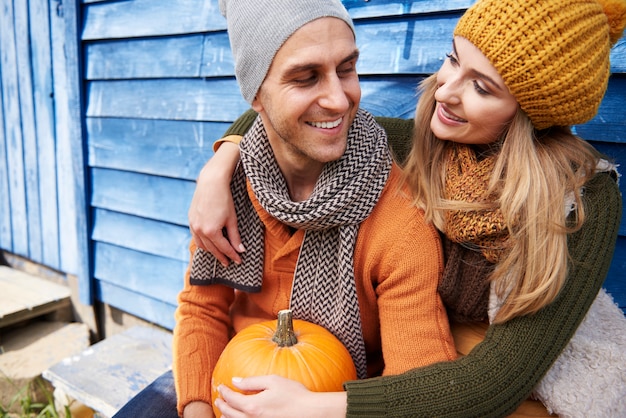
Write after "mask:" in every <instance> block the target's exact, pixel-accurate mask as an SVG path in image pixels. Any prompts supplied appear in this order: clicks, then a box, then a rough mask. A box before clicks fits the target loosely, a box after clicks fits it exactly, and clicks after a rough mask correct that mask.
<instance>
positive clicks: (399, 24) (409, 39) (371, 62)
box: [356, 14, 460, 75]
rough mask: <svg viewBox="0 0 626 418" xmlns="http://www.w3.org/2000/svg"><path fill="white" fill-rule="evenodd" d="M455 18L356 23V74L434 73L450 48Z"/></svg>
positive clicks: (381, 20) (435, 16)
mask: <svg viewBox="0 0 626 418" xmlns="http://www.w3.org/2000/svg"><path fill="white" fill-rule="evenodd" d="M459 16H460V14H458V15H457V14H454V15H451V16H450V15H446V16H440V15H434V16H430V15H429V16H418V17H412V18H411V19H380V20H375V21H371V22H367V23H360V24H358V25H357V26H356V39H357V45H358V47H359V50H360V52H361V55H360V57H359V63H358V67H357V69H358V72H359V74H361V75H367V74H416V75H424V74H431V73H433V72H435V71H437V70H438V69H439V67H441V64H442V63H443V61H444V59H445V58H446V53H448V52H450V50H451V49H452V31H453V29H454V25H455V24H456V19H457V18H458V17H459Z"/></svg>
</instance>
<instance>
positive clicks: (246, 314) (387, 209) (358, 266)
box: [174, 165, 456, 415]
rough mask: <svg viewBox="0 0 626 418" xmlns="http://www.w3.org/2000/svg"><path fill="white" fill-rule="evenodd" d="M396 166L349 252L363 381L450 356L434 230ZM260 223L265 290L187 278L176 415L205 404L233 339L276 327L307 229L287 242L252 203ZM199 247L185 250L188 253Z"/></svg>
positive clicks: (177, 339) (284, 230) (178, 340)
mask: <svg viewBox="0 0 626 418" xmlns="http://www.w3.org/2000/svg"><path fill="white" fill-rule="evenodd" d="M399 185H400V170H399V168H398V167H396V166H395V165H394V167H393V169H392V172H391V175H390V178H389V181H388V182H387V184H386V186H385V188H384V190H383V193H382V195H381V197H380V200H379V202H378V203H377V204H376V206H375V208H374V210H373V211H372V213H371V214H370V216H369V217H368V218H367V219H366V220H365V221H364V222H363V223H362V224H361V226H360V228H359V233H358V235H357V241H356V245H355V250H354V273H355V278H356V285H357V293H358V298H359V308H360V312H361V323H362V327H363V337H364V340H365V348H366V351H367V359H368V376H377V375H381V374H398V373H401V372H404V371H406V370H408V369H411V368H414V367H419V366H423V365H426V364H430V363H433V362H437V361H446V360H452V359H454V358H455V357H456V351H455V348H454V343H453V340H452V336H451V334H450V328H449V325H448V318H447V316H446V311H445V308H444V306H443V303H442V301H441V299H440V297H439V295H438V293H437V284H438V281H439V278H440V276H441V274H442V270H443V255H442V250H441V243H440V240H439V235H438V233H437V231H436V230H435V229H434V228H433V227H432V226H430V225H428V224H426V223H425V221H424V217H423V213H422V212H421V211H419V210H418V209H416V208H415V207H414V206H413V205H412V204H411V202H410V201H409V200H408V199H407V198H406V196H408V193H407V192H406V191H404V192H400V191H399ZM251 198H252V201H253V204H254V206H255V208H256V210H257V212H258V213H259V216H260V218H261V220H262V221H263V223H264V225H265V255H264V257H265V259H264V269H263V272H264V277H263V290H262V291H261V292H260V293H254V294H251V293H244V292H238V291H234V290H233V289H232V288H230V287H227V286H223V285H209V286H191V285H190V284H189V270H188V271H187V273H186V276H185V287H184V289H183V290H182V291H181V293H180V294H179V297H178V302H179V306H178V309H177V311H176V321H177V324H176V327H175V329H174V375H175V381H176V392H177V395H178V410H179V413H180V414H181V415H182V410H183V408H184V406H185V405H187V404H188V403H189V402H192V401H204V402H207V403H211V388H210V382H211V374H212V371H213V367H214V365H215V362H216V361H217V359H218V358H219V355H220V353H221V352H222V350H223V349H224V346H225V345H226V344H227V343H228V341H229V339H230V337H231V336H232V335H233V332H237V331H239V330H241V329H243V328H244V327H246V326H247V325H250V324H252V323H256V322H260V321H267V320H274V319H276V317H277V314H278V311H279V310H281V309H285V308H288V307H289V297H290V294H291V285H292V278H293V273H294V269H295V265H296V261H297V256H298V251H299V249H300V244H301V242H302V239H303V236H304V231H302V230H298V231H296V232H295V233H293V234H291V232H290V230H289V228H288V227H287V226H286V225H284V224H281V223H280V222H279V221H277V220H276V219H274V218H272V217H271V216H270V215H269V214H268V213H267V212H266V211H264V210H263V209H262V208H261V207H260V206H259V204H258V201H256V199H255V198H254V196H252V195H251ZM195 249H196V246H195V244H194V243H193V241H192V243H191V244H190V252H191V254H193V253H194V251H195Z"/></svg>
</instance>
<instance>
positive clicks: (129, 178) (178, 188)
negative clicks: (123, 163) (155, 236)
mask: <svg viewBox="0 0 626 418" xmlns="http://www.w3.org/2000/svg"><path fill="white" fill-rule="evenodd" d="M91 180H92V190H93V195H92V199H91V204H92V206H94V207H98V208H102V209H109V210H113V211H117V212H122V213H126V214H129V215H135V216H142V217H145V218H150V219H155V220H160V221H164V222H170V223H173V224H177V225H181V226H184V227H186V226H188V220H187V210H188V208H189V202H191V197H192V196H193V191H194V188H195V182H192V181H185V180H178V179H171V178H165V177H157V176H151V175H146V174H138V173H130V172H124V171H117V170H107V169H102V168H94V169H92V170H91Z"/></svg>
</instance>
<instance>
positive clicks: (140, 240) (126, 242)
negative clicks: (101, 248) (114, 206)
mask: <svg viewBox="0 0 626 418" xmlns="http://www.w3.org/2000/svg"><path fill="white" fill-rule="evenodd" d="M91 239H93V240H94V241H98V242H102V243H107V244H113V245H116V246H118V247H125V248H128V249H131V250H135V251H141V252H142V253H147V254H152V255H156V256H161V257H166V258H171V259H174V260H177V261H182V262H184V263H187V262H188V261H189V242H190V241H191V233H190V232H189V228H188V227H183V226H179V225H173V224H170V223H167V222H161V221H154V220H151V219H146V218H141V217H138V216H132V215H126V214H123V213H119V212H113V211H109V210H104V209H95V210H94V214H93V232H92V234H91Z"/></svg>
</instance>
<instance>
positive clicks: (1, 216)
mask: <svg viewBox="0 0 626 418" xmlns="http://www.w3.org/2000/svg"><path fill="white" fill-rule="evenodd" d="M3 28H4V27H3V26H2V25H0V39H2V31H3ZM0 58H1V57H0ZM1 63H2V61H0V64H1ZM2 81H3V79H2V65H0V250H1V249H5V250H10V249H11V248H12V243H11V241H12V240H11V205H10V203H11V202H10V200H9V168H8V167H9V163H8V161H7V152H6V150H7V147H8V144H7V141H6V137H5V135H4V104H3V97H4V92H3V85H2Z"/></svg>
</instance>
